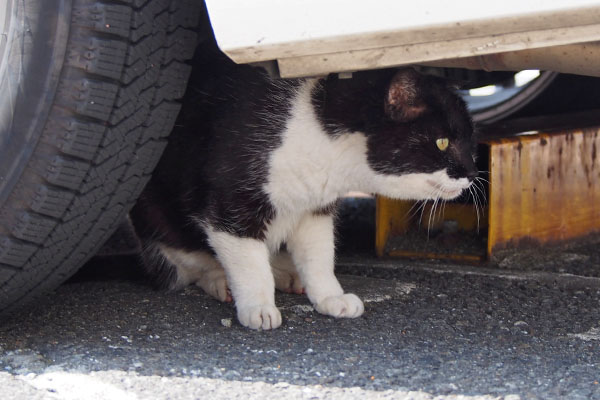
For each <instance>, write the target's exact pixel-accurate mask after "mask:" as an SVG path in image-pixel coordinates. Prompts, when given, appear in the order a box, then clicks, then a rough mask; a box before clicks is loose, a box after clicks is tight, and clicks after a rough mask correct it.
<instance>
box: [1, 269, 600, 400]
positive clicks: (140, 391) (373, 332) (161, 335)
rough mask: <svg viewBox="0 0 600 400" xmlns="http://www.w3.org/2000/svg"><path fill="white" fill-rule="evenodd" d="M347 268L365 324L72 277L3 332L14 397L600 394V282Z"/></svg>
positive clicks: (285, 305) (295, 302)
mask: <svg viewBox="0 0 600 400" xmlns="http://www.w3.org/2000/svg"><path fill="white" fill-rule="evenodd" d="M118 262H120V263H121V264H117V265H120V266H121V267H122V268H123V269H127V268H128V267H129V266H128V265H127V263H130V262H131V261H129V259H127V258H125V259H122V260H121V261H118ZM113 263H114V260H113ZM343 264H344V265H342V266H341V267H340V268H339V271H340V272H341V273H343V274H341V275H340V279H341V282H342V284H343V286H344V287H345V288H346V290H347V291H351V292H355V293H357V294H358V295H359V296H361V297H362V298H363V299H364V300H365V306H366V310H365V314H364V316H363V317H361V318H358V319H356V320H335V319H333V318H328V317H325V316H322V315H319V314H318V313H316V312H315V311H314V310H313V309H312V307H311V306H310V304H309V303H308V301H307V299H306V297H305V296H298V295H290V294H283V293H278V294H277V302H278V304H279V306H280V307H281V310H282V314H283V318H284V322H283V325H282V327H281V328H280V329H277V330H275V331H272V332H254V331H250V330H247V329H245V328H243V327H241V326H240V325H239V324H238V323H237V321H236V320H235V316H234V309H233V306H232V305H231V304H221V303H218V302H216V301H214V300H212V299H211V298H209V297H208V296H206V295H205V294H204V293H203V292H202V291H201V290H200V289H196V288H188V289H186V290H184V291H181V292H171V293H165V292H157V291H154V290H152V289H151V288H149V287H148V286H145V285H144V284H142V283H140V282H135V281H127V280H125V279H112V280H107V279H103V278H98V277H95V278H94V279H80V280H79V281H72V282H70V283H67V284H65V285H63V286H61V287H60V288H59V289H58V290H57V291H56V292H55V293H53V294H52V295H50V296H48V297H46V298H44V299H43V301H41V302H40V303H39V305H38V306H36V307H35V308H30V309H28V310H27V311H25V312H22V313H21V314H20V315H18V316H17V317H15V318H13V319H11V320H9V321H5V322H4V323H3V324H2V325H1V326H0V371H1V372H0V388H1V392H2V396H1V397H2V398H4V399H9V398H27V399H117V398H118V399H179V398H181V399H196V398H198V399H202V398H206V399H234V398H240V399H243V398H254V399H279V398H282V397H284V396H285V398H292V399H296V398H298V399H326V398H327V399H328V398H331V399H338V398H339V399H359V398H360V399H433V398H435V399H492V398H506V399H513V400H514V399H519V398H520V399H538V398H540V399H542V398H543V399H562V398H566V399H600V384H599V381H600V311H599V307H598V305H599V300H600V278H596V277H593V276H589V277H578V276H573V275H569V274H565V273H559V272H552V271H545V272H535V271H529V272H519V271H517V270H514V271H511V270H498V269H494V268H490V267H488V268H483V267H465V266H462V267H461V266H453V265H445V264H435V263H414V262H411V263H408V262H401V263H396V264H395V265H390V264H386V263H376V262H373V261H372V260H370V261H369V260H360V259H356V258H355V259H353V260H351V262H347V263H343ZM589 268H590V269H595V268H597V266H595V265H589ZM358 274H362V275H366V276H357V275H358ZM588 275H593V274H588Z"/></svg>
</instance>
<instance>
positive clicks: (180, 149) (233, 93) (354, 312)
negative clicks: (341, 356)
mask: <svg viewBox="0 0 600 400" xmlns="http://www.w3.org/2000/svg"><path fill="white" fill-rule="evenodd" d="M204 60H206V61H205V62H204V64H203V65H201V66H199V67H196V72H195V74H194V77H193V81H192V84H191V89H190V90H189V91H188V96H187V100H186V103H185V104H184V109H183V110H182V114H181V116H180V120H179V123H178V126H177V128H176V129H175V131H174V132H173V133H172V135H171V137H170V143H169V145H168V146H167V149H166V151H165V154H164V156H163V158H162V160H161V161H160V163H159V165H158V167H157V169H156V172H155V174H154V176H153V177H152V179H151V181H150V182H149V184H148V185H147V187H146V189H145V190H144V192H143V194H142V196H141V198H140V200H139V202H138V204H137V205H136V206H135V208H134V209H133V211H132V213H131V215H132V220H133V222H134V226H135V228H136V231H137V233H138V235H139V237H140V238H141V240H142V242H143V244H144V248H145V251H144V258H145V263H146V265H147V267H148V270H149V271H150V273H151V274H152V275H154V276H155V278H156V279H157V280H158V281H159V282H160V283H161V285H162V286H163V287H168V288H177V287H182V286H185V285H188V284H191V283H196V284H198V285H199V286H200V287H202V288H203V289H204V290H205V291H206V292H208V293H209V294H211V295H212V296H214V297H216V298H218V299H219V300H222V301H227V300H231V297H230V295H229V290H230V291H231V292H230V293H231V296H232V297H233V299H234V300H235V305H236V308H237V316H238V319H239V321H240V322H241V324H242V325H244V326H247V327H250V328H253V329H273V328H277V327H278V326H280V325H281V314H280V312H279V310H278V309H277V307H276V306H275V298H274V292H275V287H277V288H278V289H281V290H287V291H294V292H298V293H301V292H302V291H303V290H305V292H306V294H307V295H308V298H309V299H310V301H311V302H312V304H313V305H314V306H315V308H316V310H317V311H319V312H320V313H323V314H327V315H331V316H334V317H348V318H355V317H358V316H360V315H361V314H362V313H363V310H364V308H363V303H362V301H361V300H360V299H359V298H358V297H357V296H355V295H354V294H349V293H344V290H343V289H342V287H341V286H340V284H339V282H338V281H337V279H336V277H335V276H334V221H333V219H334V218H333V213H334V208H335V204H336V200H337V199H338V198H339V197H340V196H343V195H344V194H345V193H347V192H348V191H351V190H358V191H363V192H368V193H377V194H382V195H384V196H388V197H392V198H397V199H415V200H420V199H436V198H442V199H452V198H455V197H457V196H459V195H460V194H461V193H462V192H463V191H464V190H465V189H467V188H468V187H469V186H470V185H471V183H472V181H473V179H474V178H475V176H476V174H477V172H476V168H475V163H474V150H475V141H474V137H473V127H472V123H471V119H470V117H469V115H468V113H467V111H466V108H465V105H464V103H463V101H462V100H461V99H460V98H459V97H458V96H457V95H456V94H455V93H453V91H452V90H451V89H449V88H448V86H447V85H446V84H445V82H443V81H442V80H440V79H438V78H434V77H431V76H425V75H420V74H419V73H417V72H416V71H415V70H413V69H410V68H404V69H400V70H379V71H370V72H358V73H355V74H354V76H353V77H352V78H351V79H338V78H337V77H336V76H330V77H328V78H323V79H294V80H275V79H271V78H270V77H269V76H268V75H267V74H266V73H264V72H263V71H262V70H261V69H257V68H253V67H250V66H238V65H235V64H234V63H232V62H230V61H229V60H228V59H226V58H224V57H223V56H219V55H214V54H212V55H210V57H204ZM283 245H285V249H286V250H282V246H283Z"/></svg>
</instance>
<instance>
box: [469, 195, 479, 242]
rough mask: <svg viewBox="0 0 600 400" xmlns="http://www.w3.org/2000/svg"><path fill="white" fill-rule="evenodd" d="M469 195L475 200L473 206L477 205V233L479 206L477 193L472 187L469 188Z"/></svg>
mask: <svg viewBox="0 0 600 400" xmlns="http://www.w3.org/2000/svg"><path fill="white" fill-rule="evenodd" d="M469 193H470V194H471V197H472V198H473V204H474V205H475V213H476V214H477V232H479V204H478V200H477V197H476V193H475V192H474V191H473V189H472V188H471V186H469Z"/></svg>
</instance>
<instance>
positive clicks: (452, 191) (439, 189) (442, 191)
mask: <svg viewBox="0 0 600 400" xmlns="http://www.w3.org/2000/svg"><path fill="white" fill-rule="evenodd" d="M427 183H428V184H429V185H430V186H431V187H433V188H434V189H435V192H434V195H435V197H441V198H443V199H446V200H450V199H453V198H455V197H458V196H459V195H460V194H461V193H462V191H463V190H464V189H465V188H462V187H453V188H449V187H446V186H443V185H441V184H439V183H437V182H435V181H432V180H430V179H428V180H427Z"/></svg>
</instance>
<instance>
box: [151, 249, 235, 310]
mask: <svg viewBox="0 0 600 400" xmlns="http://www.w3.org/2000/svg"><path fill="white" fill-rule="evenodd" d="M158 249H159V251H160V253H161V255H162V256H163V257H164V258H165V259H166V260H167V262H169V263H170V264H171V267H172V268H175V271H176V275H177V278H176V280H175V281H174V282H173V284H172V288H173V289H179V288H183V287H186V286H188V285H191V284H196V285H198V286H200V287H201V288H202V289H203V290H204V291H205V292H206V293H208V294H209V295H211V296H213V297H214V298H216V299H217V300H220V301H226V302H230V301H232V299H231V294H230V293H229V289H228V288H227V278H226V277H225V270H224V269H223V267H221V264H220V263H219V262H218V261H217V260H216V259H215V258H214V257H213V256H212V255H211V254H209V253H208V252H206V251H186V250H182V249H176V248H173V247H169V246H166V245H162V244H161V245H158Z"/></svg>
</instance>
